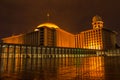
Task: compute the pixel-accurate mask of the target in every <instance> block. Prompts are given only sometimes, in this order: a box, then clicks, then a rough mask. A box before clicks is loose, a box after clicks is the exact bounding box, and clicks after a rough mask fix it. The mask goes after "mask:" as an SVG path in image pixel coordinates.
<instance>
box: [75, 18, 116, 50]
mask: <svg viewBox="0 0 120 80" xmlns="http://www.w3.org/2000/svg"><path fill="white" fill-rule="evenodd" d="M92 27H93V29H90V30H86V31H82V32H80V33H79V34H76V35H75V42H76V43H75V47H76V48H87V49H100V50H103V49H104V50H105V49H114V48H115V45H116V32H114V31H111V30H109V29H106V28H104V27H103V21H102V18H101V17H99V16H94V17H93V19H92Z"/></svg>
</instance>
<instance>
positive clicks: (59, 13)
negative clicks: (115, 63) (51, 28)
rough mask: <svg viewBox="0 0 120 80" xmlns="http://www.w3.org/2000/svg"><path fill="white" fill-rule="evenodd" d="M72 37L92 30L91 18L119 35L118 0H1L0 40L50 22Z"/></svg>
mask: <svg viewBox="0 0 120 80" xmlns="http://www.w3.org/2000/svg"><path fill="white" fill-rule="evenodd" d="M47 13H49V14H50V20H49V21H50V22H52V23H55V24H56V25H58V26H59V27H60V28H62V29H64V30H67V31H69V32H72V33H78V32H80V31H83V30H87V29H91V28H92V26H91V22H92V17H93V16H95V15H99V16H101V17H102V19H103V21H104V27H106V28H109V29H111V30H115V31H116V32H118V35H117V41H118V43H119V44H120V41H119V40H120V20H119V19H120V1H119V0H0V38H3V37H7V36H10V35H13V34H14V35H15V34H19V33H26V32H29V31H31V30H33V29H34V28H36V27H37V26H38V25H39V24H41V23H44V22H46V21H47V16H46V15H47Z"/></svg>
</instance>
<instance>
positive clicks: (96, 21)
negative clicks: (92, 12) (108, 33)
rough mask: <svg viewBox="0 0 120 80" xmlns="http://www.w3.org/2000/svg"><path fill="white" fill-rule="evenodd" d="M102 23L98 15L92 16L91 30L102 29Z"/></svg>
mask: <svg viewBox="0 0 120 80" xmlns="http://www.w3.org/2000/svg"><path fill="white" fill-rule="evenodd" d="M103 23H104V22H103V21H102V18H101V17H100V16H98V15H96V16H94V17H93V19H92V26H93V29H96V28H103Z"/></svg>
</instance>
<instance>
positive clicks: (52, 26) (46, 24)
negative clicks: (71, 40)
mask: <svg viewBox="0 0 120 80" xmlns="http://www.w3.org/2000/svg"><path fill="white" fill-rule="evenodd" d="M43 26H46V27H49V28H59V27H58V26H57V25H55V24H53V23H49V22H47V23H43V24H40V25H38V26H37V28H40V27H43Z"/></svg>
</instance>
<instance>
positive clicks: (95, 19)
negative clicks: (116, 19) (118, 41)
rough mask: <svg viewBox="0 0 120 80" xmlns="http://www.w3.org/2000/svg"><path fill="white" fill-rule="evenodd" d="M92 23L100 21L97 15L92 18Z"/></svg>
mask: <svg viewBox="0 0 120 80" xmlns="http://www.w3.org/2000/svg"><path fill="white" fill-rule="evenodd" d="M92 21H93V22H96V21H102V18H101V17H100V16H98V15H96V16H94V17H93V19H92Z"/></svg>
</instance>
